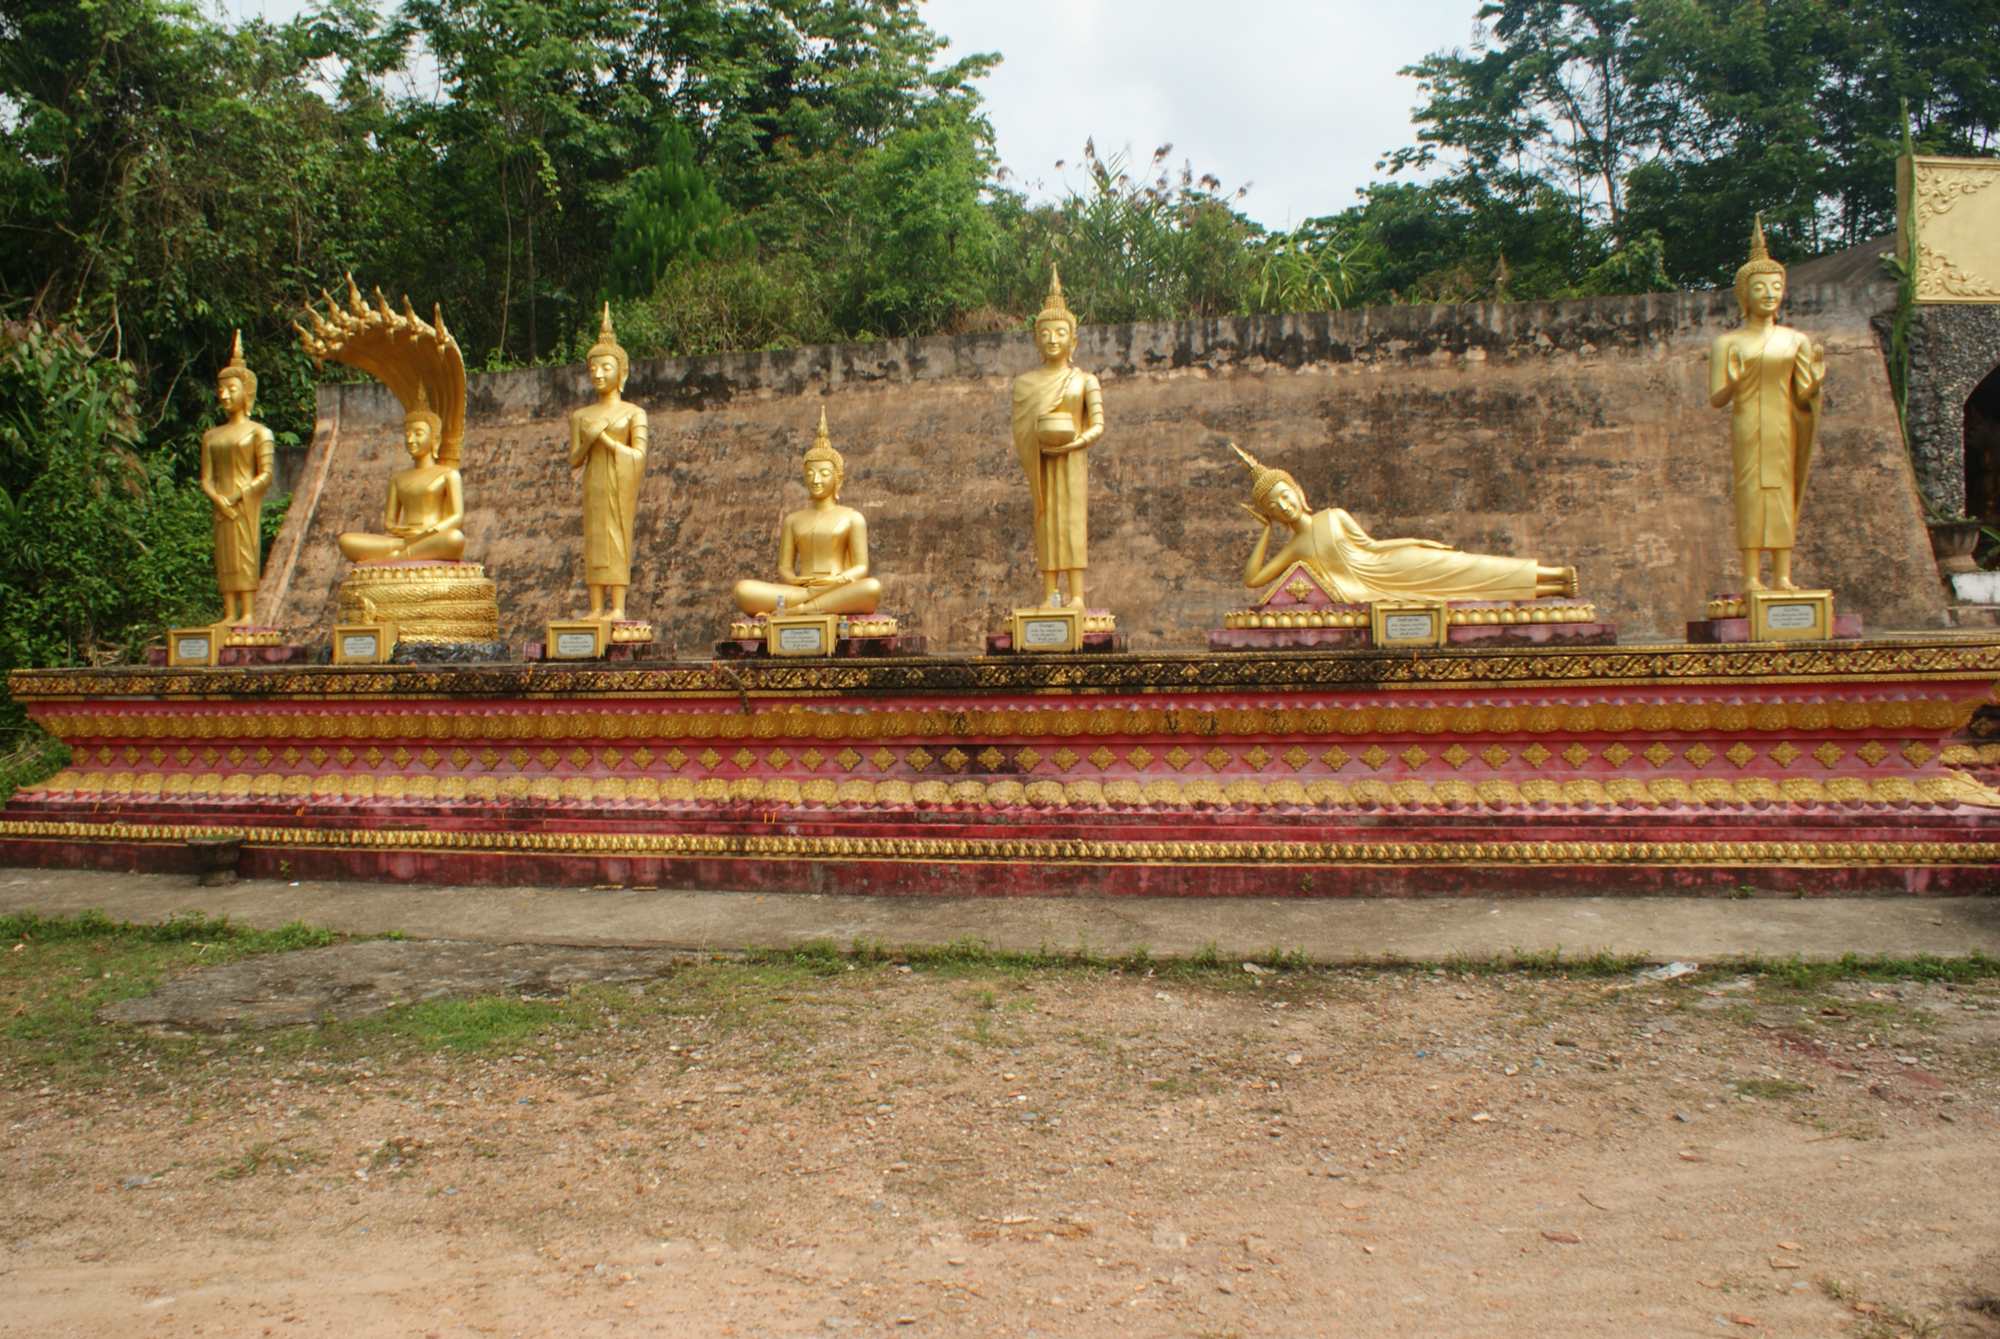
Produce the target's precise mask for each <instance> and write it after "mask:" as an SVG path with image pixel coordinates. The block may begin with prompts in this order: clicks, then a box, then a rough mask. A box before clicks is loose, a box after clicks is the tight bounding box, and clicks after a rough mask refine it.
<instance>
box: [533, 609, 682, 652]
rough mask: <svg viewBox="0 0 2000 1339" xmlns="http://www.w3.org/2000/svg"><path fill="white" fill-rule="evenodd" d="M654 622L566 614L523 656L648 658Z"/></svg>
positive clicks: (651, 647)
mask: <svg viewBox="0 0 2000 1339" xmlns="http://www.w3.org/2000/svg"><path fill="white" fill-rule="evenodd" d="M653 658H654V656H653V625H652V624H651V623H647V622H645V621H643V620H640V619H636V618H620V619H609V618H566V619H557V620H555V621H554V622H552V623H550V624H549V625H548V630H547V631H546V632H545V633H544V634H543V636H542V640H541V641H539V642H529V643H528V644H527V645H526V646H525V647H523V648H522V649H521V659H523V660H529V661H533V660H651V659H653Z"/></svg>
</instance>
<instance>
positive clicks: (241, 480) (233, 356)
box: [201, 330, 274, 627]
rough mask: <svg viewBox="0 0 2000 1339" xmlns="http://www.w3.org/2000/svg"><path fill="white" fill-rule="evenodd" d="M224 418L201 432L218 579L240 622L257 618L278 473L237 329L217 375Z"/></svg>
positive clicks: (228, 618)
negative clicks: (269, 500)
mask: <svg viewBox="0 0 2000 1339" xmlns="http://www.w3.org/2000/svg"><path fill="white" fill-rule="evenodd" d="M215 399H216V402H217V403H218V404H220V405H221V406H222V412H223V416H224V417H223V421H222V422H221V423H219V424H217V425H216V426H215V427H213V428H210V429H209V430H208V431H207V432H204V433H203V434H202V435H201V491H202V492H203V493H205V494H207V495H208V501H209V505H210V506H211V507H212V508H213V509H214V513H215V584H216V585H217V586H218V587H220V588H221V590H222V604H223V611H222V619H223V622H225V623H228V624H230V625H231V626H234V627H246V626H248V625H249V624H250V622H251V621H252V618H253V617H254V613H255V604H256V598H257V581H258V577H259V576H260V575H261V573H260V571H259V567H260V563H261V561H262V558H263V506H264V493H265V490H267V489H268V488H270V486H271V478H272V475H273V473H274V469H273V460H274V445H273V442H272V438H271V430H270V429H269V428H267V427H265V426H264V425H263V424H261V423H258V422H256V421H255V420H253V419H252V418H251V417H250V411H251V410H252V409H254V408H256V405H257V374H256V373H255V372H252V371H251V370H250V367H249V365H248V364H247V363H245V362H244V361H243V332H242V331H240V330H239V331H237V332H236V336H235V341H234V343H233V345H232V346H231V349H230V353H229V362H228V365H227V366H225V367H224V368H223V369H222V370H221V371H220V372H218V373H216V376H215Z"/></svg>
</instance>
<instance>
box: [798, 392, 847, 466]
mask: <svg viewBox="0 0 2000 1339" xmlns="http://www.w3.org/2000/svg"><path fill="white" fill-rule="evenodd" d="M815 460H830V461H832V462H833V468H834V469H835V471H837V472H840V473H845V472H846V468H847V462H846V461H845V460H843V459H842V458H841V455H840V452H838V451H836V450H834V449H833V435H832V434H831V433H829V432H828V431H827V428H826V406H825V405H821V406H820V407H819V430H818V431H817V432H815V433H814V434H813V444H812V445H811V446H810V447H808V448H806V454H805V462H806V463H807V464H810V463H811V462H813V461H815Z"/></svg>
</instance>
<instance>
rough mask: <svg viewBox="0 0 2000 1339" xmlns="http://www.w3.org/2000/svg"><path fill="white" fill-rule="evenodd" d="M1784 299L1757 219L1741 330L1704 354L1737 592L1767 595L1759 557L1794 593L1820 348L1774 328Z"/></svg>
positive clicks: (1741, 281)
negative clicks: (1718, 419)
mask: <svg viewBox="0 0 2000 1339" xmlns="http://www.w3.org/2000/svg"><path fill="white" fill-rule="evenodd" d="M1784 300H1785V267H1784V266H1783V265H1781V264H1779V263H1778V262H1777V261H1775V260H1772V259H1771V256H1770V253H1769V252H1768V251H1767V250H1766V249H1765V245H1764V217H1763V215H1761V214H1760V215H1758V216H1757V221H1756V224H1755V227H1754V230H1753V231H1752V233H1751V237H1750V259H1749V261H1748V262H1746V263H1745V264H1744V266H1743V268H1742V269H1740V270H1738V271H1737V272H1736V301H1737V303H1738V304H1739V305H1740V306H1741V308H1742V310H1743V325H1742V327H1741V328H1740V329H1736V330H1731V331H1728V332H1727V333H1725V334H1722V335H1718V336H1716V339H1715V344H1714V347H1713V348H1711V349H1710V351H1709V355H1708V399H1709V403H1710V404H1711V405H1713V406H1714V407H1716V408H1717V409H1720V408H1722V407H1723V406H1724V405H1727V406H1728V407H1729V428H1730V437H1731V442H1732V445H1733V448H1734V450H1733V456H1734V470H1733V478H1734V482H1735V492H1736V547H1737V550H1738V552H1739V553H1740V554H1741V555H1742V561H1743V588H1744V589H1745V590H1763V589H1765V586H1764V582H1763V577H1762V573H1761V571H1760V570H1759V569H1760V568H1761V566H1762V556H1763V555H1764V554H1766V553H1768V554H1770V555H1771V585H1772V586H1774V587H1776V588H1777V589H1779V590H1796V589H1798V587H1797V586H1796V585H1795V584H1794V583H1793V581H1792V546H1793V544H1794V543H1796V542H1797V538H1798V526H1799V504H1800V503H1801V502H1802V501H1803V500H1804V498H1805V489H1806V471H1807V469H1808V467H1809V466H1810V465H1811V463H1812V450H1813V436H1814V433H1815V431H1816V430H1817V428H1818V426H1819V402H1820V391H1821V388H1822V387H1823V385H1824V383H1825V381H1826V351H1825V350H1824V349H1823V348H1821V347H1820V345H1819V344H1818V342H1817V341H1815V340H1811V339H1808V338H1807V337H1806V336H1805V335H1803V334H1800V333H1799V332H1798V331H1796V330H1794V329H1792V328H1791V327H1789V326H1782V325H1779V324H1778V323H1777V316H1778V307H1779V306H1780V305H1781V304H1782V303H1783V302H1784Z"/></svg>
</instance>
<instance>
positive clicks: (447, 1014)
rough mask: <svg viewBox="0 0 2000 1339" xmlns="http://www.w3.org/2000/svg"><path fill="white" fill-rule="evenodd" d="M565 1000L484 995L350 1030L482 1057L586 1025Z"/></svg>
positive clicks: (402, 1009) (402, 1010)
mask: <svg viewBox="0 0 2000 1339" xmlns="http://www.w3.org/2000/svg"><path fill="white" fill-rule="evenodd" d="M568 1005H569V1001H567V1000H522V999H509V998H507V997H505V996H498V995H482V996H476V997H474V998H473V999H469V1000H425V1001H423V1002H422V1003H421V1004H405V1005H401V1006H399V1007H397V1008H394V1009H390V1010H388V1011H387V1012H385V1013H382V1014H380V1015H378V1016H376V1017H374V1018H370V1019H365V1020H363V1021H361V1022H358V1023H356V1024H354V1025H353V1031H354V1033H355V1037H354V1039H355V1040H356V1041H369V1040H374V1039H376V1038H380V1039H384V1040H393V1041H396V1042H400V1043H402V1044H403V1045H406V1046H414V1047H417V1048H419V1049H422V1050H426V1051H455V1052H457V1053H458V1054H460V1055H482V1054H485V1053H487V1052H491V1051H499V1050H507V1049H513V1048H516V1047H518V1046H520V1045H521V1043H523V1042H527V1041H530V1040H533V1039H535V1038H537V1037H540V1036H541V1035H543V1034H544V1033H546V1032H548V1031H551V1030H553V1029H557V1028H561V1029H563V1030H565V1031H577V1030H580V1029H582V1028H584V1027H586V1026H588V1025H589V1024H590V1022H591V1021H593V1020H591V1019H589V1018H588V1017H585V1016H584V1015H585V1014H586V1013H587V1012H588V1011H587V1010H579V1009H571V1008H569V1007H568Z"/></svg>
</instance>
